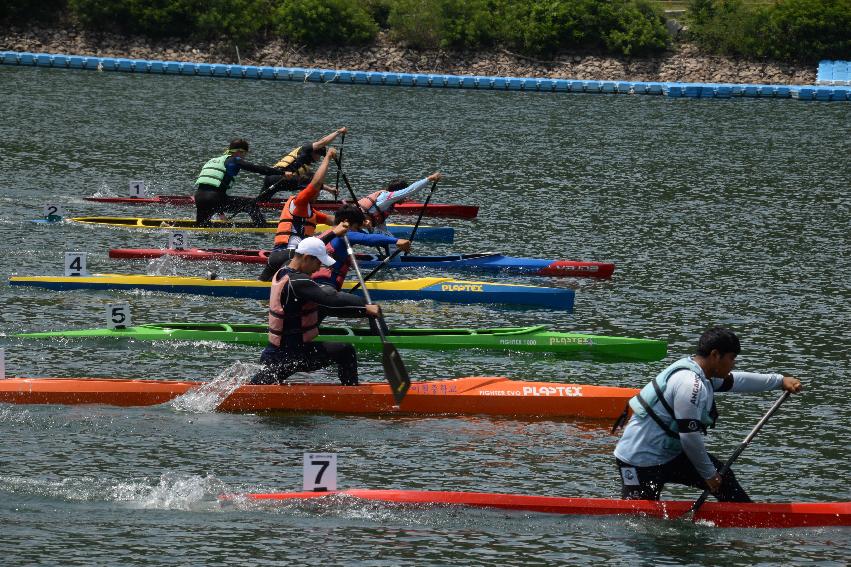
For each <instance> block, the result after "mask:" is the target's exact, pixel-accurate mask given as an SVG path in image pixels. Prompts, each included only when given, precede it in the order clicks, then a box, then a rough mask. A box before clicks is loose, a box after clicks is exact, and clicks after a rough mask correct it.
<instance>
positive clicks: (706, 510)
mask: <svg viewBox="0 0 851 567" xmlns="http://www.w3.org/2000/svg"><path fill="white" fill-rule="evenodd" d="M332 495H342V496H348V497H354V498H360V499H364V500H377V501H381V502H394V503H401V504H420V505H422V504H437V505H448V504H451V505H461V506H473V507H479V508H499V509H502V510H518V511H526V512H544V513H548V514H568V515H577V516H649V517H652V518H661V519H670V520H675V519H678V518H680V517H681V516H683V515H684V514H685V513H686V512H687V511H688V510H689V509H690V508H691V505H692V502H691V501H671V500H669V501H658V502H657V501H651V500H614V499H607V498H567V497H559V496H524V495H519V494H499V493H485V492H442V491H424V490H342V491H337V492H278V493H270V494H246V495H243V497H244V498H247V499H249V500H302V499H307V498H327V497H329V496H332ZM225 498H226V499H232V498H234V496H233V495H228V496H226V497H225ZM694 521H695V522H707V523H711V524H712V525H714V526H715V527H719V528H800V527H825V526H851V502H791V503H776V504H773V503H752V504H744V503H739V502H707V503H705V504H704V505H703V506H702V507H701V508H700V509H699V510H698V511H697V514H695V516H694Z"/></svg>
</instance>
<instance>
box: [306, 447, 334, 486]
mask: <svg viewBox="0 0 851 567" xmlns="http://www.w3.org/2000/svg"><path fill="white" fill-rule="evenodd" d="M302 490H304V491H305V492H309V491H313V492H328V491H332V490H337V454H336V453H305V454H304V481H303V483H302Z"/></svg>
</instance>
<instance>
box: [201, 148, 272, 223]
mask: <svg viewBox="0 0 851 567" xmlns="http://www.w3.org/2000/svg"><path fill="white" fill-rule="evenodd" d="M246 155H248V142H247V141H246V140H244V139H242V138H236V139H233V140H231V142H230V145H228V149H227V150H225V153H224V154H223V155H220V156H218V157H214V158H213V159H211V160H209V161H207V163H205V164H204V167H202V168H201V173H200V174H199V175H198V178H197V179H196V180H195V185H196V186H197V188H196V191H195V222H196V223H198V224H199V225H202V226H209V225H210V219H211V218H212V217H213V215H215V214H219V213H221V214H225V213H230V214H236V213H240V212H246V213H248V215H249V216H250V217H251V221H252V222H253V223H254V224H255V225H257V226H265V224H266V219H265V218H264V217H263V213H262V212H260V209H259V207H258V206H257V200H256V199H249V198H247V197H232V196H229V195H227V191H228V189H229V188H230V186H231V182H232V181H233V179H234V178H235V177H236V176H237V175H238V174H239V172H240V171H241V170H243V169H244V170H246V171H251V172H253V173H260V174H263V175H269V174H270V172H271V173H274V171H275V170H274V169H273V168H271V167H266V166H265V165H257V164H254V163H249V162H247V161H245V156H246Z"/></svg>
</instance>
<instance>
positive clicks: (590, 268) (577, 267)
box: [550, 265, 600, 272]
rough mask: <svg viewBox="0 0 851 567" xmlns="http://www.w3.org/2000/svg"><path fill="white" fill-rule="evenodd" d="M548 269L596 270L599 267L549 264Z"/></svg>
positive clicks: (564, 270) (566, 270)
mask: <svg viewBox="0 0 851 567" xmlns="http://www.w3.org/2000/svg"><path fill="white" fill-rule="evenodd" d="M550 269H556V270H561V271H563V272H596V271H598V270H599V269H600V267H599V266H593V265H592V266H551V267H550Z"/></svg>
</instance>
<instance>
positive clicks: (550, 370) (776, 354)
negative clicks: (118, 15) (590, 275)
mask: <svg viewBox="0 0 851 567" xmlns="http://www.w3.org/2000/svg"><path fill="white" fill-rule="evenodd" d="M0 94H2V100H3V105H2V109H0V116H2V120H0V151H2V155H3V158H4V159H3V161H4V165H3V175H2V178H0V189H2V190H0V250H2V254H0V273H2V274H3V275H4V276H9V275H13V274H18V275H60V274H61V273H62V267H63V266H62V262H63V252H64V251H66V250H85V251H87V252H88V264H89V270H90V271H92V272H123V273H143V272H145V270H146V269H147V264H146V263H145V262H122V261H116V260H110V259H108V257H107V252H108V249H109V248H110V247H156V246H162V245H164V244H165V238H166V237H165V235H164V234H161V233H156V232H134V231H129V230H121V229H108V228H90V227H85V226H80V225H75V224H71V223H63V224H61V225H35V224H32V223H30V222H29V220H30V219H33V218H36V217H39V216H41V211H42V207H43V206H44V205H45V204H46V203H59V204H62V205H63V206H64V207H65V208H66V210H67V212H68V214H69V215H72V216H83V215H111V216H169V217H176V216H191V215H192V210H191V209H156V208H145V207H128V206H122V205H106V204H98V203H91V202H87V201H83V200H82V198H83V197H86V196H91V195H95V194H100V195H124V194H126V192H127V184H128V182H129V181H130V180H132V179H142V180H145V181H146V182H147V184H148V185H149V187H150V189H151V191H152V192H154V193H163V194H165V193H168V194H187V193H190V192H191V190H192V182H193V181H194V177H195V175H196V174H197V172H198V170H199V168H200V166H201V165H202V164H203V163H204V161H206V160H207V159H209V158H210V157H212V156H214V155H216V154H217V153H219V152H220V151H221V149H222V148H223V147H225V145H226V143H227V141H228V140H229V139H230V138H232V137H235V136H244V137H247V138H248V139H249V140H250V142H251V145H252V152H251V158H250V159H251V160H254V161H257V162H259V163H267V164H270V163H272V162H274V161H275V160H277V159H278V158H279V157H280V156H281V155H283V154H284V153H286V152H287V151H289V150H290V149H291V148H292V147H294V146H296V145H299V144H301V143H304V142H307V141H311V140H315V139H318V138H319V137H321V136H322V135H324V134H326V133H328V132H330V131H332V130H333V129H334V128H337V127H339V126H343V125H346V126H348V127H349V128H350V134H349V135H348V136H347V137H346V142H345V156H344V165H345V168H346V171H347V172H348V175H349V177H350V178H351V180H352V183H353V185H354V186H355V188H356V189H357V190H358V191H359V192H367V191H371V190H374V189H375V188H377V187H378V186H379V185H380V184H381V183H382V182H386V181H387V180H389V179H392V178H396V177H406V178H409V179H411V180H413V179H416V178H418V177H421V176H425V175H427V174H429V173H431V172H433V171H436V170H440V171H442V172H444V174H445V175H446V178H445V181H444V182H443V183H441V184H440V186H439V187H438V191H437V192H436V194H435V196H434V199H433V200H434V201H435V202H457V203H465V204H477V205H480V206H481V210H480V214H479V217H478V219H477V220H475V221H464V220H451V219H449V220H443V219H425V221H424V222H428V223H429V224H440V225H451V226H454V227H455V228H456V233H457V235H456V242H455V244H453V245H436V244H435V245H426V244H423V245H422V246H416V250H417V251H419V252H422V253H428V254H440V253H450V252H452V253H472V252H485V251H498V252H502V253H505V254H509V255H513V256H525V257H538V258H553V259H587V260H599V261H613V262H615V263H616V265H617V268H616V271H615V275H614V278H613V279H612V280H610V281H593V280H579V279H566V280H555V279H543V278H535V277H525V278H524V277H512V278H501V279H499V281H506V282H508V281H511V282H519V283H533V284H537V285H551V286H565V287H571V288H573V289H575V290H576V309H575V312H574V313H572V314H566V313H559V312H552V311H547V310H536V309H529V310H525V309H516V308H514V309H512V308H505V307H490V306H458V305H443V304H432V303H426V302H408V303H391V304H387V305H386V306H385V311H386V313H387V318H388V323H389V324H390V325H391V326H394V325H396V326H402V325H404V326H421V327H429V326H432V327H441V326H443V327H451V326H463V327H476V326H479V327H482V326H486V327H491V326H502V325H527V324H549V325H551V327H552V328H553V329H556V330H575V331H586V332H593V333H598V334H613V335H623V336H636V337H648V338H658V339H664V340H667V341H668V343H669V351H668V352H669V355H668V357H667V359H666V360H665V361H661V362H656V363H638V364H636V363H609V364H600V363H593V362H590V361H569V360H562V359H557V358H554V357H550V356H540V355H537V356H536V355H520V354H514V355H511V356H507V355H503V354H500V353H492V352H484V351H479V352H457V351H456V352H446V353H434V352H425V351H422V352H417V351H404V352H403V353H402V354H403V356H404V360H405V363H406V364H407V366H408V369H409V370H410V372H411V374H412V376H414V377H415V378H416V379H434V378H450V377H455V376H462V375H506V376H509V377H512V378H515V379H523V380H543V381H558V382H573V383H586V384H602V385H617V386H631V387H639V386H641V385H643V384H644V383H646V382H647V380H649V379H650V378H651V377H652V376H653V375H654V374H655V373H656V372H658V371H659V370H660V369H661V368H663V367H664V366H665V365H666V364H667V363H669V362H671V361H673V360H675V359H676V358H678V357H680V356H682V355H685V354H690V353H692V352H693V349H694V345H695V343H696V339H697V337H698V336H699V335H700V333H701V332H702V331H703V330H704V329H705V328H707V327H708V326H711V325H713V324H724V325H729V326H731V327H733V328H734V329H735V330H736V331H737V332H738V333H739V335H740V336H741V338H742V342H743V352H742V354H741V356H740V357H739V368H741V369H748V370H754V371H766V372H767V371H781V372H784V373H787V374H792V375H796V376H799V377H800V378H801V379H802V380H803V381H804V383H805V386H806V389H807V390H806V394H805V395H803V396H800V397H795V398H793V399H792V400H790V401H789V402H787V403H786V404H785V405H784V406H783V407H782V408H781V410H780V412H779V413H778V414H777V415H776V416H775V417H774V418H773V419H772V420H771V422H769V424H768V425H767V426H766V427H765V429H764V430H763V431H762V432H761V433H760V434H759V436H758V437H757V438H756V440H755V441H754V442H753V444H752V445H751V446H750V447H749V448H748V450H747V451H746V452H745V453H744V454H743V455H742V457H741V458H740V459H739V461H738V462H737V464H736V466H735V470H736V472H737V475H738V477H739V478H740V480H741V481H742V483H743V485H744V486H745V487H746V489H747V490H748V491H749V492H750V494H751V496H752V497H753V498H754V499H755V500H761V501H789V500H794V501H836V500H840V501H842V500H851V483H849V480H848V478H849V471H851V458H849V453H848V439H849V435H851V419H849V410H851V404H849V394H851V389H849V386H848V383H849V378H850V377H849V373H848V362H849V357H848V352H849V348H850V347H851V333H849V319H851V318H850V317H849V314H851V309H849V300H851V293H849V281H851V280H849V273H851V255H849V233H851V210H849V209H851V206H850V202H851V196H849V178H851V166H849V160H848V156H849V149H851V145H850V144H849V137H848V131H849V126H851V108H849V106H848V105H841V104H817V103H812V104H803V103H798V102H796V101H791V100H789V101H784V100H758V99H756V100H747V99H745V100H728V101H714V100H709V101H705V100H676V99H667V98H664V97H641V96H623V95H621V96H603V95H600V96H591V95H556V94H543V93H504V92H477V91H450V90H445V89H440V90H433V91H432V90H424V89H405V88H378V87H368V86H363V87H361V86H337V85H320V84H312V83H308V84H293V83H273V82H252V81H244V80H226V79H204V78H186V77H167V76H145V75H130V74H110V73H96V72H83V71H80V72H73V71H64V70H53V69H29V68H15V67H0ZM331 179H332V182H333V175H332V176H331ZM259 189H260V179H259V177H257V176H252V175H251V174H249V173H243V174H241V175H240V177H239V180H238V184H237V185H236V186H235V188H234V189H233V190H232V193H233V194H241V195H246V196H253V195H256V194H257V193H258V192H259ZM191 238H192V242H193V244H198V245H205V246H212V245H217V246H241V247H248V248H268V247H269V246H270V244H271V238H272V237H271V235H268V234H267V235H192V236H191ZM259 268H260V266H256V265H253V266H243V265H238V264H212V265H210V264H199V263H181V264H179V265H178V266H177V269H178V271H179V273H181V274H186V275H202V274H206V272H207V271H208V270H213V271H216V272H217V273H218V274H219V276H220V277H254V276H255V275H256V274H257V273H259ZM414 275H415V272H408V273H403V274H388V277H412V276H414ZM472 277H473V279H479V278H480V279H495V278H493V277H492V276H491V277H489V276H487V275H483V276H472ZM466 278H467V279H470V278H471V276H470V275H469V274H467V275H466ZM113 301H128V302H130V304H131V306H132V310H133V319H134V322H136V323H153V322H158V321H195V322H202V321H230V322H240V323H257V322H262V321H263V320H264V317H265V315H264V314H265V307H264V305H263V303H261V302H258V301H252V300H231V299H211V298H206V297H199V296H181V295H166V294H156V293H120V292H96V293H94V292H92V293H86V292H61V293H57V292H50V291H46V290H39V289H35V288H18V287H9V286H8V284H0V333H2V336H0V347H2V348H5V352H6V373H7V375H9V376H60V377H63V376H95V377H136V378H175V379H177V378H180V379H194V380H212V379H213V378H215V377H216V376H218V375H220V374H222V373H225V374H227V373H228V372H233V366H232V365H234V364H236V363H237V362H241V363H242V364H253V363H256V361H257V359H258V355H259V349H257V348H249V347H240V346H223V345H213V344H192V343H150V344H144V343H116V342H108V341H101V342H86V341H65V340H56V341H46V342H39V343H36V342H23V341H20V340H18V339H15V338H13V337H10V335H12V334H14V333H18V332H24V331H39V330H54V329H63V328H89V327H99V326H104V324H105V315H104V310H105V305H106V304H107V303H109V302H113ZM360 358H361V367H362V370H361V375H362V379H363V380H367V381H368V380H381V379H382V378H381V365H380V361H379V360H378V358H377V357H376V356H375V355H370V354H363V355H362V356H361V357H360ZM315 379H317V380H323V381H331V380H334V379H335V378H334V376H333V375H332V374H330V373H327V372H319V373H317V374H316V375H315ZM777 396H778V394H777V393H776V392H772V393H763V394H743V395H736V394H730V395H721V396H719V409H720V411H721V414H722V417H721V420H720V422H719V427H718V428H717V429H716V430H714V431H712V432H711V434H710V436H709V438H708V446H709V448H710V450H711V451H712V452H713V453H715V454H717V455H718V456H719V457H721V458H726V456H727V455H729V454H730V453H731V452H732V451H733V450H734V449H735V447H736V446H737V445H738V443H739V442H740V441H741V440H742V439H743V438H744V436H745V435H746V434H747V432H748V431H749V430H750V429H751V427H752V426H753V425H754V424H755V423H756V421H757V420H758V419H759V417H760V416H761V415H762V414H763V413H764V412H765V411H766V410H767V409H768V408H769V407H770V406H771V404H772V403H773V402H774V400H775V399H776V398H777ZM608 426H609V424H608V423H602V422H585V423H582V422H576V421H573V420H568V419H564V420H536V419H503V418H489V417H481V416H480V417H446V416H433V417H392V418H387V417H385V418H376V417H359V416H333V415H228V414H218V413H208V412H199V411H185V410H183V411H181V410H178V409H175V408H174V407H172V406H171V405H168V404H166V405H163V406H156V407H150V408H132V409H121V408H112V407H101V406H75V407H71V406H15V405H4V404H0V436H2V439H3V441H2V442H0V463H2V464H1V465H0V494H2V503H0V525H2V526H3V530H4V532H5V536H4V541H5V542H6V543H5V545H4V554H5V557H4V562H5V563H7V564H10V565H13V564H14V565H22V564H57V565H59V564H61V565H71V564H79V565H93V564H97V565H113V564H121V565H143V564H145V565H148V564H158V565H224V564H250V565H267V564H317V565H318V564H323V565H326V564H342V563H347V564H367V565H398V564H417V565H449V564H457V565H494V564H503V565H531V564H563V565H572V564H601V563H604V562H605V563H607V564H613V565H636V564H647V565H700V564H707V565H708V564H712V565H717V564H727V565H745V564H747V565H750V564H765V565H769V564H778V563H786V564H796V563H797V564H818V565H823V564H843V565H844V564H846V562H847V560H848V557H849V555H851V553H849V551H851V532H850V531H849V530H848V529H807V530H770V531H764V530H762V531H761V530H739V529H717V528H712V527H709V526H700V525H697V526H695V525H686V524H680V523H674V522H663V521H656V520H648V519H635V518H633V519H621V518H607V519H590V518H569V517H567V518H565V517H554V516H549V515H542V514H523V513H505V512H493V511H482V510H468V509H458V508H443V507H438V508H434V507H415V508H412V507H399V506H388V505H383V504H376V503H353V502H349V501H334V502H330V503H322V504H317V503H290V504H286V505H271V506H270V505H262V506H259V505H248V504H245V503H236V504H232V505H222V504H220V503H219V500H218V498H217V497H218V495H219V494H221V493H223V492H237V493H238V492H269V491H284V490H299V489H300V488H301V474H302V469H301V463H302V454H303V453H305V452H311V451H322V452H334V453H337V455H338V459H339V465H338V467H339V485H340V487H341V488H400V489H433V490H480V491H498V492H510V493H518V494H546V495H559V496H589V497H603V498H612V497H616V496H617V495H618V494H619V482H618V480H617V477H616V471H615V469H614V465H613V457H612V455H611V452H612V449H613V448H614V445H615V443H616V441H617V437H615V436H613V435H611V434H610V433H609V427H608ZM665 495H666V497H669V498H682V499H691V498H695V497H696V496H697V493H696V492H695V491H694V490H690V489H682V488H676V487H672V488H670V489H669V490H666V492H665Z"/></svg>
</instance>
